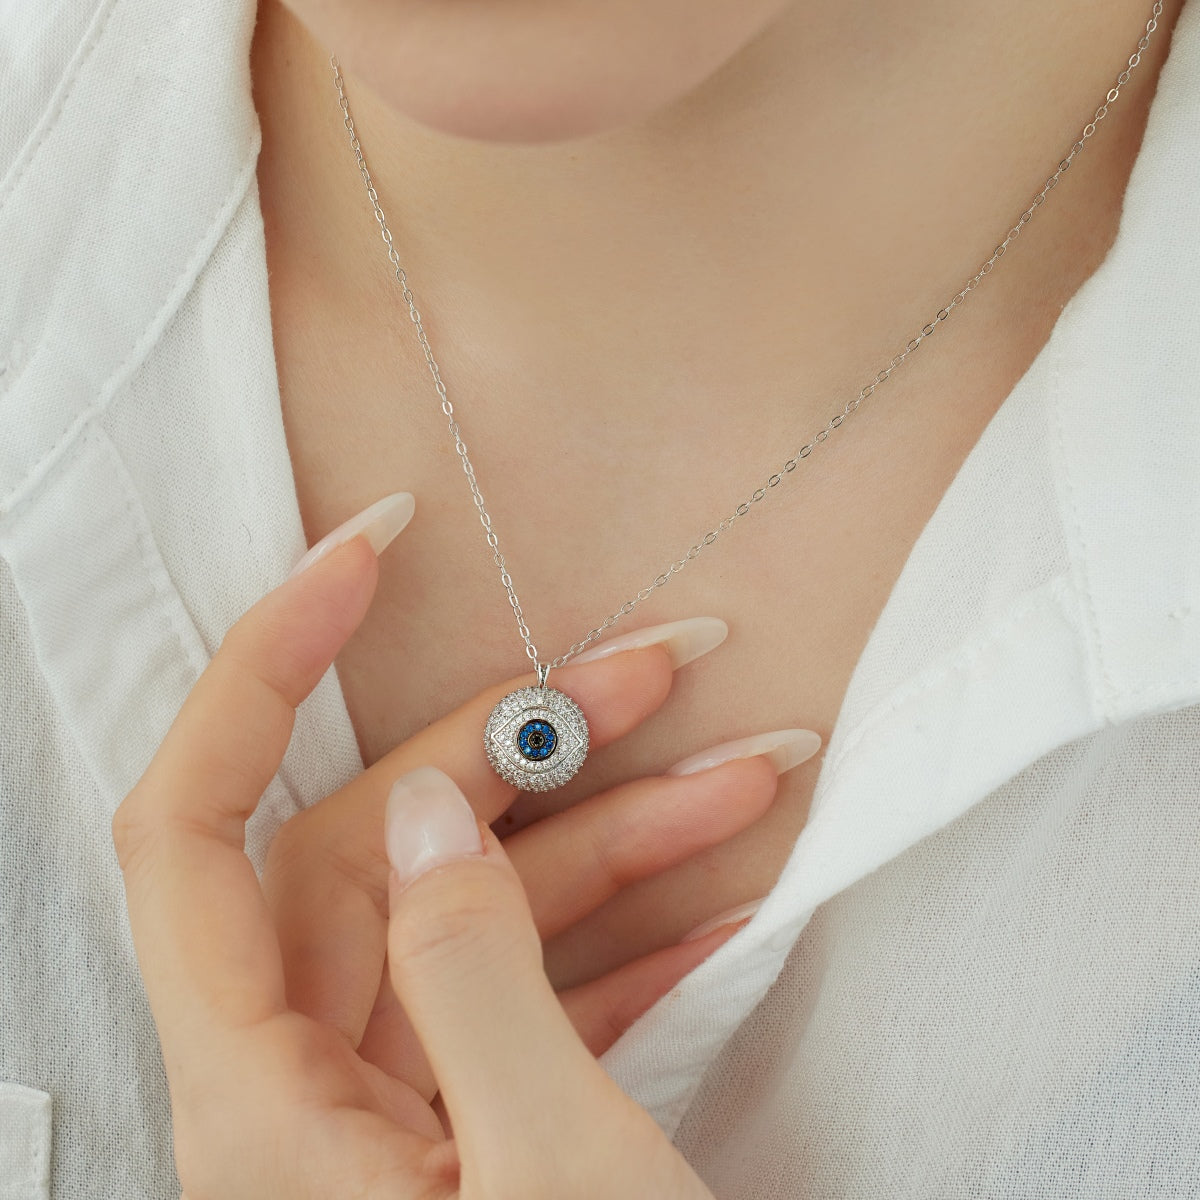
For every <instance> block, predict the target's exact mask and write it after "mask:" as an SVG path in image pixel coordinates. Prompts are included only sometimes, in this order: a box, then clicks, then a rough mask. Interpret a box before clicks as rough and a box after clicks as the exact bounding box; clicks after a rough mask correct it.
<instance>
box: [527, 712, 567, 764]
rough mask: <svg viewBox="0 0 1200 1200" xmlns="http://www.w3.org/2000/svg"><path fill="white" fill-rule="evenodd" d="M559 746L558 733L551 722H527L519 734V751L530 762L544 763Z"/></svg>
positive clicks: (539, 720)
mask: <svg viewBox="0 0 1200 1200" xmlns="http://www.w3.org/2000/svg"><path fill="white" fill-rule="evenodd" d="M557 745H558V732H557V731H556V730H555V728H554V726H553V725H551V724H550V722H549V721H543V720H541V718H535V719H534V720H532V721H526V722H525V724H524V725H522V726H521V729H520V731H519V732H518V733H517V749H519V750H520V751H521V754H522V755H523V756H524V757H525V758H527V759H529V761H530V762H544V761H545V760H546V759H547V758H549V757H550V755H552V754H553V753H554V749H555V747H556V746H557Z"/></svg>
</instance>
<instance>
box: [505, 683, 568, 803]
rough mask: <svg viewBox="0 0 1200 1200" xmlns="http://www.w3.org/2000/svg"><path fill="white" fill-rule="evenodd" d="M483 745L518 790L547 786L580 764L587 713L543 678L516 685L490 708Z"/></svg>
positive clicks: (557, 782) (544, 789)
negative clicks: (515, 688)
mask: <svg viewBox="0 0 1200 1200" xmlns="http://www.w3.org/2000/svg"><path fill="white" fill-rule="evenodd" d="M483 748H484V751H485V752H486V754H487V757H488V762H490V763H491V764H492V767H493V769H494V770H495V772H496V774H497V775H499V776H500V778H501V779H503V780H504V781H505V782H506V783H511V784H512V785H513V787H517V788H520V789H521V791H523V792H548V791H550V789H551V788H556V787H562V785H563V784H564V783H566V782H567V780H569V779H571V778H573V777H574V775H575V773H576V772H577V771H578V770H579V768H580V767H581V766H583V760H584V759H585V758H587V752H588V724H587V719H586V718H585V717H584V715H583V710H582V709H581V708H580V707H579V705H578V704H576V703H575V701H574V700H572V699H571V697H570V696H568V695H566V694H565V693H564V692H560V691H558V690H557V689H556V688H552V687H547V686H546V685H545V683H542V684H540V685H538V686H536V687H525V688H518V689H517V690H516V691H515V692H509V694H508V695H507V696H505V697H504V699H503V700H501V701H500V703H499V704H497V705H496V707H495V708H493V709H492V713H491V716H489V717H488V721H487V725H486V726H485V727H484V730H483Z"/></svg>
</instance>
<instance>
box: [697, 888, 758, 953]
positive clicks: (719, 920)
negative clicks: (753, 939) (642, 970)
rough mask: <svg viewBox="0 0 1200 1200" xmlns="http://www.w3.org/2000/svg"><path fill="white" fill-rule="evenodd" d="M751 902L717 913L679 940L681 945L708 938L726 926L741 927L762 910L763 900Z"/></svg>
mask: <svg viewBox="0 0 1200 1200" xmlns="http://www.w3.org/2000/svg"><path fill="white" fill-rule="evenodd" d="M765 899H766V897H765V896H764V897H763V898H762V900H751V901H750V903H749V904H739V905H738V906H737V908H730V909H726V910H725V912H723V913H717V915H716V916H715V917H713V918H712V919H711V920H709V921H705V922H704V924H703V925H697V926H696V928H695V929H693V930H692V932H691V933H689V934H688V935H687V937H683V938H680V939H679V943H680V945H682V944H683V943H684V942H696V941H699V940H700V938H702V937H707V936H708V935H709V934H710V933H713V932H714V931H715V930H717V929H721V928H723V927H724V926H726V925H739V924H741V922H742V921H748V920H749V919H750V918H751V917H752V916H754V914H755V913H756V912H758V910H759V909H760V908H762V904H763V900H765Z"/></svg>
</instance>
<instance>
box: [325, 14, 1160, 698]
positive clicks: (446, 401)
mask: <svg viewBox="0 0 1200 1200" xmlns="http://www.w3.org/2000/svg"><path fill="white" fill-rule="evenodd" d="M1162 10H1163V0H1155V2H1154V6H1153V8H1152V10H1151V14H1150V19H1149V20H1148V21H1147V22H1146V27H1145V32H1144V33H1143V34H1142V36H1141V38H1139V39H1138V43H1137V49H1136V50H1135V51H1134V52H1133V54H1131V55H1130V56H1129V60H1128V62H1127V63H1126V65H1125V68H1124V69H1123V70H1122V71H1121V73H1120V74H1119V75H1118V76H1117V79H1116V82H1115V83H1114V85H1113V86H1112V87H1111V88H1110V89H1109V90H1108V93H1107V94H1106V96H1105V98H1104V101H1103V103H1102V104H1101V105H1100V106H1099V107H1098V108H1097V109H1096V111H1095V112H1094V113H1093V114H1092V117H1091V120H1089V121H1088V122H1087V124H1086V125H1085V126H1084V127H1083V130H1082V131H1081V133H1080V135H1079V137H1078V138H1077V139H1076V140H1075V142H1074V143H1073V144H1072V146H1071V148H1070V150H1068V151H1067V154H1066V156H1065V157H1063V158H1062V159H1061V160H1060V161H1059V164H1058V168H1057V170H1056V171H1055V172H1054V174H1052V175H1051V176H1050V177H1049V178H1048V179H1047V180H1046V182H1045V183H1044V184H1043V185H1042V189H1041V191H1039V192H1038V193H1037V195H1036V196H1034V198H1033V200H1032V201H1031V203H1030V204H1029V207H1028V208H1026V209H1025V211H1024V212H1023V213H1022V214H1021V216H1020V218H1019V219H1018V220H1017V222H1016V224H1015V225H1013V226H1012V227H1011V228H1010V229H1009V231H1008V233H1007V234H1005V236H1004V240H1003V241H1002V242H1000V244H999V245H998V246H996V248H995V249H994V250H993V251H992V254H991V257H989V258H988V259H987V261H986V262H985V263H984V264H983V265H982V266H981V267H980V268H979V270H978V271H976V272H975V274H974V275H972V276H971V278H970V279H968V280H967V282H966V283H965V284H964V285H963V286H962V288H961V289H960V290H959V291H958V293H957V295H955V296H954V298H953V299H952V300H951V301H950V302H949V303H948V304H946V305H945V306H944V307H942V308H939V309H938V311H937V313H936V315H935V316H934V317H933V319H932V320H931V321H929V322H927V323H926V324H925V325H923V326H922V327H921V330H920V332H919V333H917V334H915V335H914V336H913V337H912V338H910V339H909V341H908V342H907V343H906V345H905V347H904V349H903V350H902V351H901V352H900V353H899V354H896V355H894V356H893V358H892V359H891V361H890V362H889V363H888V364H887V366H885V367H883V368H881V369H880V370H879V371H878V372H876V374H875V377H874V378H873V379H872V380H871V382H870V383H868V384H866V385H865V386H864V387H862V388H861V389H860V390H859V393H858V395H856V396H854V397H852V398H851V399H850V400H848V401H847V402H846V404H845V405H844V406H843V408H842V410H841V412H839V413H835V414H834V416H833V417H832V418H830V420H829V422H828V424H827V425H826V426H825V428H824V429H822V430H820V432H818V433H817V434H816V435H815V436H814V437H813V438H812V440H811V441H809V442H806V443H805V444H804V445H803V446H801V447H800V449H799V450H797V451H796V453H795V454H793V455H792V457H791V458H789V459H788V460H787V461H786V462H784V463H783V464H782V465H781V466H780V467H779V469H778V470H777V471H774V472H772V473H771V475H769V476H768V477H767V479H766V480H765V482H764V483H763V485H762V486H761V487H759V488H756V489H755V490H754V492H753V493H751V495H750V496H749V497H748V498H747V499H745V500H743V501H742V502H741V504H739V505H738V506H737V507H736V508H735V509H734V510H733V512H732V513H730V514H729V516H727V517H725V518H724V519H723V520H721V521H720V522H718V523H717V524H716V525H715V526H714V527H713V528H712V529H710V530H709V531H708V532H707V533H705V534H704V536H703V537H701V538H700V539H699V540H698V541H696V542H695V543H693V545H691V546H690V547H689V548H688V550H687V552H686V553H685V554H684V555H683V556H682V557H680V558H677V559H676V560H675V561H674V562H672V563H671V564H670V565H669V566H668V567H667V568H666V569H665V570H664V571H663V572H662V573H661V574H659V575H657V576H655V578H654V581H653V583H650V584H648V585H647V586H646V587H644V588H642V589H641V590H640V591H639V592H637V593H636V594H635V595H633V596H632V597H630V598H629V599H628V600H626V601H625V603H624V604H622V605H621V607H620V608H618V609H617V610H616V612H614V613H611V614H610V615H609V616H607V617H605V618H604V620H603V621H601V622H600V624H599V625H597V626H596V627H595V628H594V629H592V630H591V631H590V632H589V633H588V634H587V636H586V637H584V638H582V639H581V640H580V641H578V642H574V643H572V645H571V646H570V648H569V649H567V650H566V651H564V652H563V653H562V654H560V655H558V657H557V658H553V659H551V660H550V661H549V662H548V663H543V662H542V661H541V659H540V658H539V656H538V650H537V646H536V645H534V642H533V639H532V637H531V636H530V633H529V626H528V624H527V623H526V621H525V613H524V612H523V611H522V608H521V601H520V600H519V599H518V597H517V592H516V589H515V588H514V586H513V581H512V576H511V575H510V574H509V570H508V566H507V564H506V563H505V561H504V555H503V554H502V553H501V550H500V539H499V536H498V535H497V533H496V530H495V527H494V526H493V524H492V518H491V515H490V514H489V513H488V510H487V505H486V504H485V503H484V499H483V493H482V492H481V491H480V488H479V481H478V480H477V479H476V477H475V467H474V465H473V464H472V462H471V458H470V455H469V454H468V453H467V445H466V442H465V441H464V440H463V436H462V430H461V429H460V428H459V424H458V420H457V418H456V417H455V415H454V405H453V404H452V403H451V401H450V398H449V396H448V395H447V394H446V385H445V384H444V383H443V382H442V375H441V371H440V370H439V369H438V365H437V361H436V360H435V359H434V357H433V351H432V350H431V349H430V346H429V338H428V337H427V336H426V334H425V326H424V324H423V323H422V321H421V314H420V312H419V311H418V309H417V306H416V301H415V300H414V299H413V293H412V290H411V289H410V288H409V286H408V275H407V273H406V272H405V270H404V267H403V266H401V264H400V256H399V254H398V253H397V251H396V247H395V244H394V243H393V241H392V231H391V229H389V228H388V223H387V218H386V217H385V216H384V214H383V207H382V206H381V205H380V203H379V194H378V192H377V191H376V189H375V184H374V182H373V181H372V179H371V172H370V170H369V169H368V167H367V161H366V158H365V157H364V156H363V151H362V145H361V143H360V142H359V139H358V134H357V133H356V132H355V129H354V118H353V117H352V116H351V115H350V102H349V100H347V98H346V83H345V80H344V79H343V78H342V72H341V68H340V67H339V65H338V60H337V56H336V55H331V56H330V59H329V65H330V67H331V68H332V70H333V78H334V83H335V84H336V86H337V92H338V103H339V104H340V106H341V110H342V123H343V124H344V125H345V127H346V132H347V133H348V134H349V136H350V148H351V149H352V150H353V151H354V156H355V159H356V160H357V162H358V170H359V173H360V174H361V175H362V179H363V183H364V184H365V185H366V189H367V197H368V199H369V200H370V201H371V207H372V208H373V209H374V211H375V220H376V221H377V222H378V224H379V232H380V236H381V237H382V238H383V241H384V244H385V245H386V246H387V256H388V261H389V262H390V263H391V264H392V272H393V274H394V275H395V277H396V282H397V283H399V284H400V289H401V294H402V295H403V296H404V299H405V301H406V302H407V304H408V313H409V318H410V319H411V321H412V323H413V325H414V326H415V327H416V331H417V340H418V341H419V342H420V345H421V349H422V351H423V352H424V354H425V361H426V363H427V364H428V366H429V371H430V373H431V374H432V376H433V383H434V387H435V388H436V389H437V394H438V397H439V399H440V400H441V406H442V413H443V414H444V415H445V417H446V421H447V424H448V428H449V430H450V436H451V437H452V438H453V439H454V449H455V450H456V451H457V453H458V457H459V459H460V460H461V462H462V468H463V473H464V474H465V475H466V477H467V483H468V484H470V487H471V497H472V499H473V500H474V502H475V508H476V510H477V512H478V513H479V521H480V524H482V526H483V530H484V535H485V537H486V540H487V544H488V547H489V548H490V549H491V552H492V561H493V562H494V563H495V564H496V567H497V569H498V570H499V572H500V582H501V583H502V584H503V585H504V590H505V593H506V594H507V596H508V603H509V605H510V606H511V608H512V610H513V615H514V617H515V618H516V621H517V629H518V631H519V632H520V634H521V640H522V641H523V642H524V643H525V653H526V655H527V656H528V657H529V660H530V661H531V662H532V663H533V664H534V666H535V667H537V668H538V673H539V678H540V679H541V680H542V681H543V682H544V681H545V674H546V672H547V671H548V670H549V669H550V668H554V667H561V666H562V665H563V664H564V663H566V662H568V661H569V660H570V659H572V658H574V657H575V655H576V654H578V653H579V652H580V651H581V650H583V649H584V648H585V647H586V646H589V645H590V644H591V643H592V642H594V641H596V639H597V638H599V637H601V636H603V635H604V633H606V632H607V631H608V630H609V629H611V628H612V627H613V626H614V625H615V624H616V623H617V622H618V621H619V620H620V619H621V618H622V617H625V616H628V615H629V614H630V613H631V612H633V610H634V609H635V608H636V607H637V606H638V605H639V604H641V603H642V602H643V601H645V600H648V599H649V598H650V597H651V596H652V595H653V594H654V592H655V591H657V590H658V589H659V588H661V587H663V586H665V585H666V584H667V583H669V582H670V581H671V579H672V578H673V577H674V576H675V575H678V574H679V572H680V571H682V570H683V568H684V567H686V566H687V564H688V563H690V562H691V561H692V560H693V559H694V558H696V557H698V556H699V555H700V554H701V552H702V551H704V550H705V549H706V548H707V547H708V546H711V545H712V544H713V542H715V541H716V540H717V538H718V537H720V536H721V534H723V533H726V532H728V530H729V529H731V528H732V527H733V525H734V523H735V522H736V521H738V520H740V519H741V518H742V517H744V516H746V514H747V513H749V512H750V510H751V509H752V508H753V507H754V505H756V504H758V503H759V502H760V501H762V500H763V499H765V498H766V496H767V495H768V494H769V493H770V492H771V490H772V489H774V488H777V487H778V486H779V485H780V483H782V482H783V480H784V478H785V477H786V476H787V475H790V474H791V473H792V472H793V471H794V470H795V469H796V468H797V467H798V466H799V465H800V463H801V462H802V461H803V460H804V459H806V458H807V457H808V456H809V455H810V454H811V453H812V452H813V448H814V447H815V446H817V445H819V444H820V443H821V442H823V441H825V440H826V439H827V438H828V437H829V435H830V433H832V432H833V430H835V429H837V428H838V427H839V426H840V425H841V424H842V422H843V421H845V419H846V418H847V417H848V416H850V415H851V414H852V413H853V412H855V411H856V410H857V409H858V407H859V405H860V404H862V402H863V401H864V400H866V399H867V398H868V397H869V396H871V395H872V394H873V393H874V391H875V389H876V388H877V387H879V386H880V384H883V383H886V382H887V381H888V380H889V379H890V378H891V375H892V372H893V371H895V370H896V368H897V367H899V366H901V365H902V364H903V363H905V362H907V361H908V359H909V357H910V356H911V355H912V354H913V352H914V351H916V350H917V349H918V348H919V347H920V346H921V344H922V343H923V342H924V341H925V339H926V338H928V337H931V336H932V335H933V333H934V331H935V330H936V329H937V327H938V326H939V325H940V324H942V322H943V321H945V320H946V318H947V317H949V315H950V314H951V313H952V312H953V311H954V310H955V309H956V308H957V307H958V306H959V305H960V304H962V303H963V301H965V300H966V298H967V297H968V296H969V295H970V294H971V293H972V292H973V291H975V289H976V288H978V287H979V285H980V283H982V282H983V280H984V279H985V278H986V277H987V276H988V275H990V274H991V273H992V271H993V269H994V268H995V266H996V263H997V262H999V260H1000V259H1001V258H1002V257H1003V256H1004V253H1005V251H1006V250H1007V249H1008V247H1009V246H1010V245H1011V244H1012V242H1013V240H1014V239H1015V238H1017V237H1018V236H1019V235H1020V232H1021V230H1022V229H1024V227H1025V226H1026V225H1027V224H1028V223H1029V221H1030V220H1031V219H1032V217H1033V214H1034V213H1035V212H1036V211H1037V210H1038V209H1039V208H1040V207H1041V206H1042V204H1044V203H1045V200H1046V197H1047V196H1048V195H1049V194H1050V192H1051V191H1052V190H1053V189H1054V188H1055V187H1056V186H1057V185H1058V181H1059V180H1060V179H1061V178H1062V176H1063V173H1064V172H1065V171H1066V170H1067V169H1068V168H1069V167H1070V165H1071V163H1072V162H1074V161H1075V156H1076V155H1077V154H1079V152H1080V151H1081V150H1082V149H1083V148H1084V146H1085V144H1086V143H1087V141H1088V139H1089V138H1090V137H1092V136H1093V135H1094V134H1095V132H1096V127H1097V126H1098V125H1099V124H1100V122H1101V121H1103V120H1104V118H1105V117H1106V116H1108V110H1109V107H1110V106H1111V105H1112V104H1114V103H1115V102H1116V100H1117V97H1118V96H1119V95H1120V94H1121V89H1122V88H1123V87H1124V86H1125V84H1126V83H1128V82H1129V77H1130V75H1131V74H1132V72H1133V71H1134V69H1135V68H1136V67H1137V65H1138V63H1140V62H1141V60H1142V55H1143V54H1144V53H1145V51H1146V49H1147V47H1148V46H1149V45H1150V37H1151V35H1152V34H1153V33H1154V31H1155V30H1156V29H1157V28H1158V18H1159V17H1161V16H1162Z"/></svg>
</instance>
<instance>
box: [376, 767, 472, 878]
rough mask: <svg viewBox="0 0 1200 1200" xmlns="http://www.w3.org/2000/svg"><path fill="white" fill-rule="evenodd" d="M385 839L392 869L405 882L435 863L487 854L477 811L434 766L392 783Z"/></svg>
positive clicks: (419, 768)
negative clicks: (475, 811) (480, 831)
mask: <svg viewBox="0 0 1200 1200" xmlns="http://www.w3.org/2000/svg"><path fill="white" fill-rule="evenodd" d="M384 841H385V844H386V846H387V856H388V861H389V862H390V863H391V864H392V870H394V871H395V872H396V874H397V876H399V879H400V883H401V884H402V885H405V886H406V885H408V884H410V883H412V881H413V880H414V879H416V878H417V877H418V876H420V875H424V874H425V872H426V871H431V870H432V869H433V868H434V867H438V866H441V865H443V864H444V863H448V862H455V861H457V860H458V859H460V858H472V857H476V856H478V855H480V854H482V853H483V839H482V838H481V837H480V835H479V823H478V822H477V821H476V820H475V813H474V810H473V809H472V808H471V806H470V805H469V804H468V803H467V798H466V797H465V796H464V795H463V794H462V792H461V791H460V790H459V788H458V785H457V784H456V783H455V782H454V780H453V779H451V778H450V776H449V775H446V774H445V773H444V772H442V771H439V770H438V769H437V768H436V767H417V768H416V770H414V771H409V772H408V773H407V774H406V775H401V776H400V778H399V779H397V780H396V782H395V783H393V784H392V790H391V792H390V793H389V795H388V802H387V810H386V815H385V817H384Z"/></svg>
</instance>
